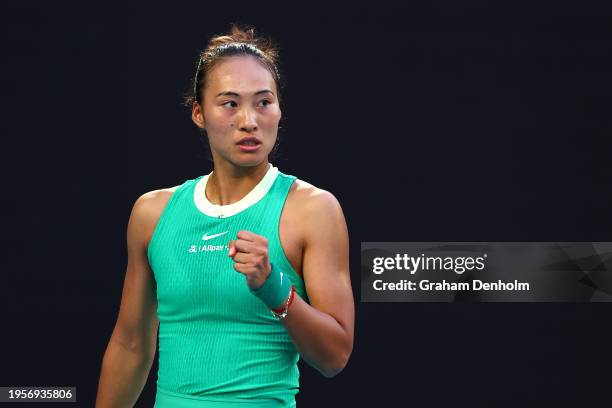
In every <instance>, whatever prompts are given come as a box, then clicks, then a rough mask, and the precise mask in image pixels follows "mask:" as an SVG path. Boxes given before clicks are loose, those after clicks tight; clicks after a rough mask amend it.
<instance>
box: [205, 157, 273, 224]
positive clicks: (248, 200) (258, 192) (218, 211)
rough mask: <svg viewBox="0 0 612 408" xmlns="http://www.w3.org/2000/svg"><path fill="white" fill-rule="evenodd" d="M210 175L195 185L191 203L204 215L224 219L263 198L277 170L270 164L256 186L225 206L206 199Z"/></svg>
mask: <svg viewBox="0 0 612 408" xmlns="http://www.w3.org/2000/svg"><path fill="white" fill-rule="evenodd" d="M212 173H213V172H212V171H211V172H210V174H207V175H205V176H203V177H202V178H201V179H200V180H199V181H198V182H197V183H196V185H195V188H194V190H193V201H194V202H195V205H196V207H197V208H198V210H200V211H201V212H203V213H204V214H206V215H209V216H211V217H216V218H225V217H230V216H232V215H235V214H238V213H239V212H241V211H244V210H246V209H247V208H249V207H250V206H252V205H253V204H255V203H257V202H258V201H259V200H261V199H262V198H264V196H265V195H266V194H267V193H268V191H269V190H270V188H271V187H272V184H273V183H274V181H275V180H276V176H278V168H277V167H275V166H273V165H272V163H269V167H268V170H267V171H266V175H265V176H264V177H263V178H262V179H261V180H260V181H259V183H257V185H256V186H255V187H253V189H252V190H251V191H249V192H248V193H247V195H245V196H244V197H242V198H241V199H240V200H238V201H236V202H235V203H232V204H227V205H217V204H213V203H211V202H210V201H209V200H208V197H206V183H208V178H209V177H210V175H211V174H212Z"/></svg>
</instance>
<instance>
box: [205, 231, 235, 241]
mask: <svg viewBox="0 0 612 408" xmlns="http://www.w3.org/2000/svg"><path fill="white" fill-rule="evenodd" d="M228 232H229V231H225V232H222V233H220V234H214V235H208V233H206V234H204V236H203V237H202V239H203V240H204V241H208V240H209V239H213V238H217V237H219V236H221V235H225V234H227V233H228Z"/></svg>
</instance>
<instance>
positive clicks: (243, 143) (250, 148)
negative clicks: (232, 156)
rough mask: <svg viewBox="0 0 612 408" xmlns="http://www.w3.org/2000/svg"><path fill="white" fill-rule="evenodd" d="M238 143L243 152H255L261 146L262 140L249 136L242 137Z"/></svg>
mask: <svg viewBox="0 0 612 408" xmlns="http://www.w3.org/2000/svg"><path fill="white" fill-rule="evenodd" d="M237 145H238V148H239V149H240V150H242V151H243V152H254V151H256V150H258V149H259V148H260V146H261V141H259V140H258V139H257V138H256V137H252V136H247V137H244V138H242V139H241V140H240V141H239V142H238V143H237Z"/></svg>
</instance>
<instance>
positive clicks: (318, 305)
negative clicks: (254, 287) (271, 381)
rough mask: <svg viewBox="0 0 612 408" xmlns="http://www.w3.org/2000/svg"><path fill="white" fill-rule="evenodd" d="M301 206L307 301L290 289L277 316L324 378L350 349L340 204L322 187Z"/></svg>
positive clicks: (345, 249) (346, 253)
mask: <svg viewBox="0 0 612 408" xmlns="http://www.w3.org/2000/svg"><path fill="white" fill-rule="evenodd" d="M302 210H303V212H304V214H303V216H302V217H301V218H302V219H303V220H305V222H304V223H303V227H302V228H303V229H304V252H303V263H302V275H303V277H304V282H305V284H306V291H307V293H308V298H309V300H310V304H308V303H306V302H305V301H304V300H302V299H301V298H300V297H299V296H298V295H297V294H296V295H295V298H294V300H293V303H292V304H291V307H290V308H289V313H288V315H287V317H285V319H283V320H282V321H283V324H284V325H285V328H286V329H287V331H288V332H289V335H290V336H291V338H292V340H293V343H294V344H295V346H296V349H297V350H298V352H299V353H300V355H301V357H302V358H303V359H304V360H305V361H306V362H307V363H308V364H309V365H311V366H313V367H314V368H316V369H317V370H318V371H319V372H321V374H323V375H324V376H325V377H328V378H329V377H333V376H335V375H336V374H338V373H339V372H340V371H342V369H343V368H344V367H345V366H346V364H347V362H348V359H349V357H350V355H351V352H352V350H353V333H354V320H355V306H354V303H353V292H352V289H351V281H350V275H349V248H348V231H347V227H346V221H345V219H344V215H343V213H342V209H341V207H340V204H339V203H338V201H337V200H336V198H335V197H334V196H333V195H332V194H331V193H329V192H327V191H323V190H319V191H318V192H317V193H314V194H312V195H311V196H310V197H309V198H308V200H306V201H305V203H304V206H303V208H302Z"/></svg>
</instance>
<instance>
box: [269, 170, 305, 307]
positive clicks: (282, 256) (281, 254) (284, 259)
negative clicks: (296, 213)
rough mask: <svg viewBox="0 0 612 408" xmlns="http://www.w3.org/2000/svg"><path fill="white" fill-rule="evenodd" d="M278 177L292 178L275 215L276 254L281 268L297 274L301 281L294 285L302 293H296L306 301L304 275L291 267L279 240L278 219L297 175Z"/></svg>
mask: <svg viewBox="0 0 612 408" xmlns="http://www.w3.org/2000/svg"><path fill="white" fill-rule="evenodd" d="M279 177H292V178H293V180H292V181H291V183H289V185H288V186H287V189H286V193H285V195H284V198H283V203H282V205H281V206H280V212H279V213H278V217H277V221H276V228H275V233H276V243H277V245H278V254H279V258H280V260H281V262H282V263H283V265H280V266H281V270H289V271H291V272H292V274H293V275H295V276H297V277H298V279H300V281H301V283H300V284H299V285H296V289H297V286H299V287H301V288H302V289H303V293H299V291H298V294H299V295H300V296H301V297H302V298H303V299H304V300H305V301H306V302H308V294H307V293H306V287H305V285H304V277H303V276H302V275H301V274H299V273H297V271H296V270H295V269H293V266H291V262H289V259H288V258H287V255H286V254H285V250H284V249H283V245H282V243H281V240H280V219H281V216H282V214H283V210H284V209H285V203H286V202H287V197H289V191H290V190H291V186H292V185H293V183H295V182H296V180H297V177H295V176H288V175H284V174H283V175H281V174H279Z"/></svg>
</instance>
